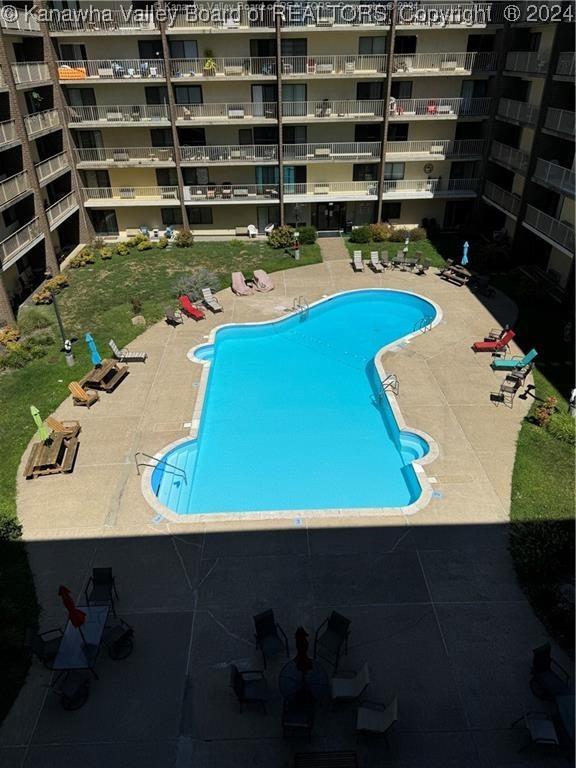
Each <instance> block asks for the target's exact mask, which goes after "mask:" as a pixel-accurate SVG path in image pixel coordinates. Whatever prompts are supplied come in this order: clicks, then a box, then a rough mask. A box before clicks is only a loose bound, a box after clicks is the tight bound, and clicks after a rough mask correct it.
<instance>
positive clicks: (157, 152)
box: [76, 147, 175, 165]
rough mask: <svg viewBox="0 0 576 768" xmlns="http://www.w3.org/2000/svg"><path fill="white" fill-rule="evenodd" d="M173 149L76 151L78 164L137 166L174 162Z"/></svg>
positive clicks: (120, 148)
mask: <svg viewBox="0 0 576 768" xmlns="http://www.w3.org/2000/svg"><path fill="white" fill-rule="evenodd" d="M174 159H175V153H174V147H98V148H96V149H77V150H76V161H77V162H78V163H114V164H116V163H117V164H118V165H139V164H141V163H144V164H148V163H169V162H174Z"/></svg>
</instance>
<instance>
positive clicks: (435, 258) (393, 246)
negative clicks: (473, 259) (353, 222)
mask: <svg viewBox="0 0 576 768" xmlns="http://www.w3.org/2000/svg"><path fill="white" fill-rule="evenodd" d="M344 242H345V243H346V247H347V248H348V251H349V252H350V255H352V253H353V252H354V251H362V258H363V259H365V260H368V259H369V258H370V252H371V251H378V253H381V252H382V251H388V258H390V259H392V257H393V256H396V254H397V253H398V252H399V251H402V249H403V248H404V243H403V242H402V243H392V242H390V241H387V242H383V243H353V242H351V241H350V239H349V238H348V237H346V238H345V239H344ZM417 251H419V252H420V253H421V254H422V255H423V257H424V258H425V259H428V260H429V261H430V264H431V265H432V266H433V267H441V266H443V265H444V264H445V263H446V260H445V258H444V256H442V254H440V253H439V252H438V250H437V249H436V247H435V246H434V245H433V244H432V243H431V242H430V240H415V241H414V242H413V243H410V245H409V246H408V256H415V255H416V252H417Z"/></svg>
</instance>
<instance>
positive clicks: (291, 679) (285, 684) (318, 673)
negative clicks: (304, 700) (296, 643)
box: [278, 659, 330, 699]
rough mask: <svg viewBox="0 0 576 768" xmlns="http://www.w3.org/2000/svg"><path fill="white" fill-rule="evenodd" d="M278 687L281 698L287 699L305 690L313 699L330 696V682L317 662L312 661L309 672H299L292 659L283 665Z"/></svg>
mask: <svg viewBox="0 0 576 768" xmlns="http://www.w3.org/2000/svg"><path fill="white" fill-rule="evenodd" d="M278 687H279V689H280V693H281V694H282V697H283V698H285V699H287V698H289V697H290V696H293V695H294V694H295V693H298V692H299V691H303V690H307V691H309V693H311V694H312V696H313V697H314V698H315V699H324V698H326V697H327V696H329V695H330V680H329V678H328V674H327V673H326V670H325V669H324V667H323V666H322V664H320V662H319V661H316V660H314V661H312V666H311V668H310V670H309V671H308V672H306V673H303V672H301V671H300V670H299V669H298V667H297V666H296V660H295V659H292V661H289V662H288V663H287V664H285V665H284V666H283V667H282V669H281V671H280V675H279V676H278Z"/></svg>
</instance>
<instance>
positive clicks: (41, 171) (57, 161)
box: [35, 152, 70, 186]
mask: <svg viewBox="0 0 576 768" xmlns="http://www.w3.org/2000/svg"><path fill="white" fill-rule="evenodd" d="M35 168H36V175H37V177H38V181H39V183H40V186H44V185H45V184H49V183H50V182H51V181H53V180H54V179H56V178H58V176H61V175H62V174H63V173H65V172H66V171H68V170H70V166H69V165H68V156H67V155H66V152H60V153H59V154H58V155H53V156H52V157H49V158H48V160H42V161H41V162H39V163H36V166H35Z"/></svg>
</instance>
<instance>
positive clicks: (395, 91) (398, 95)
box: [390, 80, 412, 99]
mask: <svg viewBox="0 0 576 768" xmlns="http://www.w3.org/2000/svg"><path fill="white" fill-rule="evenodd" d="M390 95H391V96H393V97H394V98H395V99H411V98H412V81H411V80H401V81H399V82H396V83H392V88H391V90H390Z"/></svg>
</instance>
